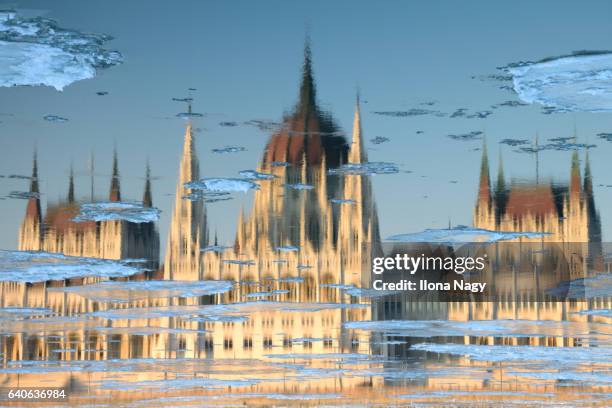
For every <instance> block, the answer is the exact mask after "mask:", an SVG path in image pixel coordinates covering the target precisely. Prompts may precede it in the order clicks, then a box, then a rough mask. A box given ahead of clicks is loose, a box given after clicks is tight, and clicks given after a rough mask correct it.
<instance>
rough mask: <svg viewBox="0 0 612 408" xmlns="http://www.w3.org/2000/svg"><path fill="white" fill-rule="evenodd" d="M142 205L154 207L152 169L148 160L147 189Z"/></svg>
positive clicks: (145, 189)
mask: <svg viewBox="0 0 612 408" xmlns="http://www.w3.org/2000/svg"><path fill="white" fill-rule="evenodd" d="M142 205H144V206H145V207H153V195H152V194H151V167H150V166H149V161H148V160H147V170H146V173H145V188H144V194H143V196H142Z"/></svg>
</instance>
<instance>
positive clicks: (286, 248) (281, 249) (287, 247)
mask: <svg viewBox="0 0 612 408" xmlns="http://www.w3.org/2000/svg"><path fill="white" fill-rule="evenodd" d="M274 250H276V251H278V252H297V251H299V250H300V248H299V247H296V246H295V245H283V246H277V247H276V248H274Z"/></svg>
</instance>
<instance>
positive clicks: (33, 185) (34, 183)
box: [30, 149, 40, 193]
mask: <svg viewBox="0 0 612 408" xmlns="http://www.w3.org/2000/svg"><path fill="white" fill-rule="evenodd" d="M30 193H40V190H39V187H38V152H37V151H36V149H34V155H33V157H32V178H31V179H30Z"/></svg>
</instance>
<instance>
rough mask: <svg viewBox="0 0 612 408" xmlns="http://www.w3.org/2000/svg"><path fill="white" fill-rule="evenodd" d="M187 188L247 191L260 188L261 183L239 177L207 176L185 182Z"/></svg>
mask: <svg viewBox="0 0 612 408" xmlns="http://www.w3.org/2000/svg"><path fill="white" fill-rule="evenodd" d="M185 188H189V189H194V190H207V191H214V192H221V193H232V192H242V193H246V192H247V191H249V190H257V189H259V184H257V183H253V182H252V181H249V180H245V179H238V178H205V179H202V180H200V181H192V182H189V183H185Z"/></svg>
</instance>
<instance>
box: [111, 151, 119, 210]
mask: <svg viewBox="0 0 612 408" xmlns="http://www.w3.org/2000/svg"><path fill="white" fill-rule="evenodd" d="M108 199H109V200H110V201H121V186H120V185H119V161H118V159H117V149H115V150H114V151H113V175H112V176H111V186H110V193H109V196H108Z"/></svg>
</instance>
